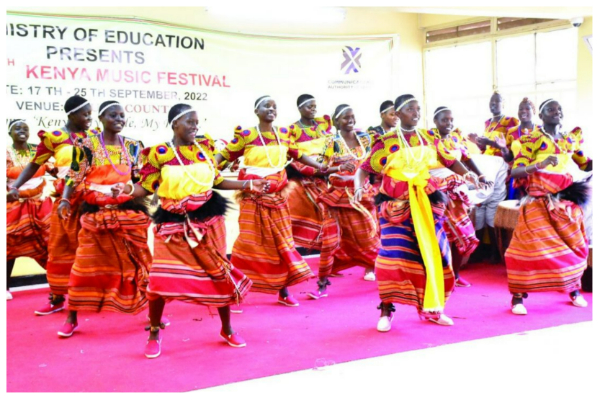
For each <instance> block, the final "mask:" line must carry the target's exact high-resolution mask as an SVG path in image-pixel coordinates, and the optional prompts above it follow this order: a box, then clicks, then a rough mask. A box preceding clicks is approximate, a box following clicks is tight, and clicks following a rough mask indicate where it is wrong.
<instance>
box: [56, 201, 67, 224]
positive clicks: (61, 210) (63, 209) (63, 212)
mask: <svg viewBox="0 0 600 400" xmlns="http://www.w3.org/2000/svg"><path fill="white" fill-rule="evenodd" d="M59 201H60V203H59V204H58V209H57V210H56V211H57V212H58V217H59V218H60V219H67V218H68V217H70V216H71V203H69V202H68V201H66V200H62V199H61V200H59Z"/></svg>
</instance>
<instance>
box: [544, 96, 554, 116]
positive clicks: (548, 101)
mask: <svg viewBox="0 0 600 400" xmlns="http://www.w3.org/2000/svg"><path fill="white" fill-rule="evenodd" d="M553 101H556V100H554V99H548V100H546V101H545V102H543V103H542V106H541V107H540V114H541V113H542V111H544V108H545V107H546V106H547V105H548V104H550V103H552V102H553Z"/></svg>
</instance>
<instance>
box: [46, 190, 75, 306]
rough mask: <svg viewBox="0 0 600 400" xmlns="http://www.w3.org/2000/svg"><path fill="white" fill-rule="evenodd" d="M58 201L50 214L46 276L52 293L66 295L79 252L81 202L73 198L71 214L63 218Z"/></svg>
mask: <svg viewBox="0 0 600 400" xmlns="http://www.w3.org/2000/svg"><path fill="white" fill-rule="evenodd" d="M58 203H59V200H58V199H57V200H55V201H54V204H53V205H52V213H51V216H50V236H49V239H48V263H47V264H46V277H47V278H48V284H49V285H50V292H51V293H53V294H55V295H65V294H67V292H68V291H69V277H70V275H71V268H72V267H73V263H74V262H75V253H76V252H77V246H78V239H77V236H78V234H79V231H80V229H81V223H80V222H79V219H80V218H81V213H80V211H79V206H80V204H81V202H80V201H75V200H73V205H72V207H71V216H69V217H68V218H67V219H61V218H60V217H59V216H58V212H57V210H58Z"/></svg>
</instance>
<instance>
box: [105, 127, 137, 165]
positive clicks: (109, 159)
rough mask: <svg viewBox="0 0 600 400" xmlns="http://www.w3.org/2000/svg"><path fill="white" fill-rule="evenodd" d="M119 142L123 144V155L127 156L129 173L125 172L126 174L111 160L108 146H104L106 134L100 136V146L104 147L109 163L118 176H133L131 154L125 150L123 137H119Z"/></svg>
mask: <svg viewBox="0 0 600 400" xmlns="http://www.w3.org/2000/svg"><path fill="white" fill-rule="evenodd" d="M119 141H120V142H121V152H122V154H125V157H126V158H127V171H125V172H121V171H119V169H118V168H117V166H116V165H115V164H114V163H113V162H112V159H111V158H110V154H108V150H107V149H106V146H105V145H104V132H102V134H101V135H100V144H101V145H102V148H103V149H104V154H105V155H106V158H107V159H108V162H109V163H110V165H111V166H112V167H113V169H114V170H115V172H116V173H117V174H119V175H121V176H125V175H129V174H131V166H132V163H131V160H130V159H129V153H128V152H127V150H125V141H124V140H123V137H121V136H119Z"/></svg>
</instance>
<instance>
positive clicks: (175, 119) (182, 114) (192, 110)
mask: <svg viewBox="0 0 600 400" xmlns="http://www.w3.org/2000/svg"><path fill="white" fill-rule="evenodd" d="M191 112H196V110H194V109H193V108H188V109H187V110H185V111H182V112H180V113H179V114H177V115H176V116H175V118H173V119H172V120H171V128H172V127H173V122H175V121H177V120H178V119H179V118H181V117H183V116H184V115H185V114H188V113H191Z"/></svg>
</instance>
